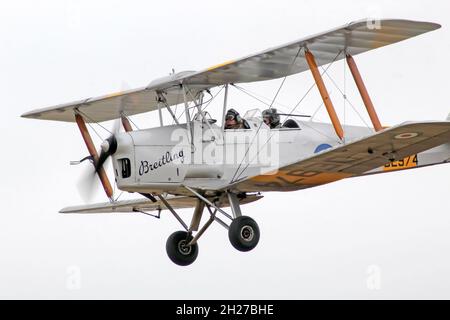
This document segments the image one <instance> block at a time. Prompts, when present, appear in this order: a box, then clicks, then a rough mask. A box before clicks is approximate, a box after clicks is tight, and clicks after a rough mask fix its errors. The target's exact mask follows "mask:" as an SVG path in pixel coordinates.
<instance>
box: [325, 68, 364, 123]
mask: <svg viewBox="0 0 450 320" xmlns="http://www.w3.org/2000/svg"><path fill="white" fill-rule="evenodd" d="M325 74H326V75H327V77H328V78H329V79H330V80H331V82H332V83H333V85H334V86H335V87H336V88H337V89H338V90H339V92H340V93H341V94H342V96H343V97H344V100H347V101H348V104H349V105H350V106H351V107H352V109H353V110H354V111H355V113H356V114H357V115H358V117H359V119H361V121H362V122H363V123H364V125H365V126H366V127H367V128H370V126H369V125H368V124H367V122H366V121H365V120H364V118H363V117H362V116H361V114H360V113H359V112H358V111H357V110H356V108H355V106H354V105H353V103H352V102H351V101H350V100H349V99H348V98H347V96H346V94H345V93H344V92H342V90H341V88H339V86H338V85H337V83H336V82H335V81H334V79H333V78H332V77H331V76H330V75H329V74H328V73H327V72H326V71H325Z"/></svg>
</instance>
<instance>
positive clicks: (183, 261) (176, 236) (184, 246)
mask: <svg viewBox="0 0 450 320" xmlns="http://www.w3.org/2000/svg"><path fill="white" fill-rule="evenodd" d="M192 239H193V237H192V236H191V235H190V234H189V233H187V232H186V231H176V232H174V233H172V234H171V235H170V237H169V238H168V239H167V242H166V251H167V255H168V256H169V258H170V260H172V262H173V263H175V264H177V265H179V266H188V265H190V264H191V263H192V262H194V261H195V259H197V256H198V244H197V243H194V244H191V245H188V244H189V242H191V241H192Z"/></svg>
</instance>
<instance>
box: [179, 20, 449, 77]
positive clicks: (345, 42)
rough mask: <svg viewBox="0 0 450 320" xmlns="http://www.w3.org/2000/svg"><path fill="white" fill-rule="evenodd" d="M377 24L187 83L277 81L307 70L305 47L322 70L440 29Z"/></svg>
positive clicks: (341, 30) (278, 50) (223, 67)
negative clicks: (323, 66) (325, 66)
mask: <svg viewBox="0 0 450 320" xmlns="http://www.w3.org/2000/svg"><path fill="white" fill-rule="evenodd" d="M377 23H379V24H378V25H376V24H373V23H372V22H371V21H369V20H361V21H357V22H351V23H349V24H347V25H344V26H341V27H338V28H336V29H333V30H329V31H326V32H322V33H320V34H317V35H314V36H309V37H306V38H303V39H299V40H296V41H293V42H291V43H287V44H284V45H281V46H278V47H275V48H271V49H267V50H264V51H262V52H260V53H257V54H253V55H250V56H247V57H245V58H242V59H239V60H236V61H229V62H226V63H223V64H220V65H218V66H216V67H211V68H208V69H206V70H204V71H202V72H199V73H196V74H193V75H191V76H189V78H188V79H186V80H187V82H188V83H193V84H205V83H208V84H213V85H220V84H224V83H239V82H253V81H262V80H271V79H277V78H281V77H285V76H289V75H292V74H295V73H300V72H303V71H306V70H309V67H308V64H307V63H306V60H305V58H304V50H301V51H300V52H299V49H300V48H303V47H307V48H308V49H309V50H310V51H311V52H312V53H313V54H314V56H315V60H316V62H317V65H318V66H321V65H324V64H328V63H330V62H332V61H334V60H335V61H337V60H340V59H343V58H344V57H345V53H348V54H350V55H357V54H360V53H363V52H366V51H369V50H373V49H376V48H380V47H384V46H386V45H389V44H393V43H396V42H399V41H402V40H405V39H409V38H412V37H415V36H418V35H420V34H422V33H425V32H429V31H432V30H436V29H438V28H440V27H441V26H440V25H439V24H436V23H430V22H419V21H409V20H393V19H381V20H378V21H377ZM297 54H298V57H297ZM296 57H297V58H296Z"/></svg>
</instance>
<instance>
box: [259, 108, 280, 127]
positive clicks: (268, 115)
mask: <svg viewBox="0 0 450 320" xmlns="http://www.w3.org/2000/svg"><path fill="white" fill-rule="evenodd" d="M262 115H263V121H264V123H265V124H267V125H268V126H269V127H270V129H276V128H280V127H281V124H280V115H279V114H278V113H277V109H275V108H270V109H266V110H264V111H263V113H262Z"/></svg>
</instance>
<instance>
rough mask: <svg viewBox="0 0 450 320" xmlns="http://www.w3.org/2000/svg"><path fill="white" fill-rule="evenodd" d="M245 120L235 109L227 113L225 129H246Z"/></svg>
mask: <svg viewBox="0 0 450 320" xmlns="http://www.w3.org/2000/svg"><path fill="white" fill-rule="evenodd" d="M244 128H245V125H244V120H243V119H242V118H241V116H240V115H239V112H237V111H236V110H234V109H230V110H228V111H227V114H226V115H225V129H244Z"/></svg>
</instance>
